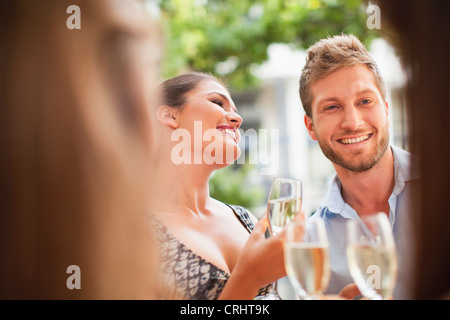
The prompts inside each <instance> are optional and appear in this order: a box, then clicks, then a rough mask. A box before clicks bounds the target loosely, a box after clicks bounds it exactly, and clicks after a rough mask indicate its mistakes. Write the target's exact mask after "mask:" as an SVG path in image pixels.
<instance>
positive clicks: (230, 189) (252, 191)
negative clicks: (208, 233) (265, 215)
mask: <svg viewBox="0 0 450 320" xmlns="http://www.w3.org/2000/svg"><path fill="white" fill-rule="evenodd" d="M256 169H257V168H256V167H255V166H251V165H249V164H246V165H241V166H239V169H237V168H235V167H234V166H233V165H230V166H228V167H225V168H222V169H220V170H217V171H215V172H214V174H213V176H212V177H211V178H210V179H209V191H210V194H211V197H213V198H214V199H217V200H219V201H222V202H225V203H228V204H237V205H241V206H244V207H245V208H247V209H250V210H252V209H254V208H255V207H257V206H259V205H261V204H262V203H264V201H265V200H266V190H265V188H264V186H262V185H258V184H256V185H255V184H249V183H248V181H249V178H250V175H251V174H252V173H255V170H256Z"/></svg>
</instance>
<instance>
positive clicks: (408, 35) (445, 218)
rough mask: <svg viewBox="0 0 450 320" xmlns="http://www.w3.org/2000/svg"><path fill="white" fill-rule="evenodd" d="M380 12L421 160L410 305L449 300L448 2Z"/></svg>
mask: <svg viewBox="0 0 450 320" xmlns="http://www.w3.org/2000/svg"><path fill="white" fill-rule="evenodd" d="M375 3H376V4H378V5H379V6H380V9H381V16H382V24H381V30H380V31H381V34H383V35H384V36H385V37H386V38H387V39H388V40H389V41H390V42H391V44H392V45H394V47H395V48H396V49H397V52H398V54H399V55H400V56H401V58H402V61H403V64H404V66H405V69H406V71H407V75H408V79H407V87H406V94H407V102H408V104H407V105H408V117H409V118H410V125H411V133H412V135H411V140H410V142H411V146H412V149H413V150H412V151H413V152H414V153H416V154H418V155H419V157H420V159H421V164H420V172H421V177H422V182H421V183H422V185H421V190H420V193H418V194H417V195H416V197H414V198H413V199H411V200H412V201H413V203H412V204H413V205H412V206H411V207H412V208H413V209H414V212H413V213H414V218H415V220H414V223H415V227H416V234H417V238H416V243H417V250H416V257H415V259H416V260H415V262H416V263H415V265H416V270H415V276H414V278H413V279H411V280H412V281H413V282H414V283H413V286H414V287H413V290H412V294H413V298H414V299H442V298H447V299H449V298H450V277H449V275H448V272H449V270H450V256H449V254H448V248H449V247H450V232H449V231H448V230H450V214H449V212H450V202H449V199H448V182H449V181H450V170H449V163H450V149H449V148H448V122H449V120H450V108H449V107H448V106H447V105H446V103H445V102H446V99H447V95H448V90H449V83H450V79H449V75H450V70H449V69H450V68H449V65H450V64H449V61H448V52H449V49H450V45H449V42H448V39H449V38H450V28H449V26H448V13H449V12H450V2H448V1H438V0H431V1H406V0H399V1H385V0H378V1H376V2H375Z"/></svg>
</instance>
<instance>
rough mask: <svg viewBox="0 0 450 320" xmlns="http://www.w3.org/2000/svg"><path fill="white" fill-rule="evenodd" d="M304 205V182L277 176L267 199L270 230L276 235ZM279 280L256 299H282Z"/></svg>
mask: <svg viewBox="0 0 450 320" xmlns="http://www.w3.org/2000/svg"><path fill="white" fill-rule="evenodd" d="M301 206H302V182H301V181H300V180H295V179H289V178H275V179H274V180H273V181H272V186H271V188H270V192H269V199H268V201H267V217H268V220H269V232H270V234H271V235H272V236H273V235H276V234H277V233H278V232H280V231H281V229H283V227H284V226H285V225H287V224H288V223H289V222H290V221H291V220H292V219H294V217H295V215H296V214H297V213H298V212H299V211H300V209H301ZM277 286H278V281H274V282H273V284H272V288H271V291H270V292H269V293H267V294H266V295H264V296H259V297H257V298H256V300H281V298H280V296H279V295H278V290H277Z"/></svg>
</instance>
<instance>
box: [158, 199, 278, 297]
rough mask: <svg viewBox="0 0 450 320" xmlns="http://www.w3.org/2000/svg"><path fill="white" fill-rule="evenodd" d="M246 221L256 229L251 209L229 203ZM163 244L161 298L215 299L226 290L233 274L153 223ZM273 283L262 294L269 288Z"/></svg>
mask: <svg viewBox="0 0 450 320" xmlns="http://www.w3.org/2000/svg"><path fill="white" fill-rule="evenodd" d="M228 206H229V207H230V208H231V209H232V210H233V212H234V214H235V215H236V217H237V218H238V219H239V221H240V222H241V223H242V224H243V225H244V227H245V228H246V229H247V230H248V232H249V233H250V232H252V231H253V228H254V225H253V222H252V220H251V218H250V216H249V213H248V211H247V210H246V209H245V208H243V207H241V206H235V205H228ZM153 225H154V227H155V230H156V234H157V238H158V240H159V241H158V242H159V248H160V255H161V256H160V259H161V261H160V278H159V280H160V281H161V286H162V288H163V289H162V290H160V298H161V299H179V300H184V299H186V300H215V299H217V298H218V297H219V295H220V293H221V292H222V290H223V288H224V286H225V284H226V282H227V280H228V278H229V277H230V274H229V273H228V272H226V271H223V270H222V269H220V268H218V267H216V266H215V265H213V264H211V263H209V262H208V261H206V260H205V259H203V258H202V257H200V256H198V255H197V254H196V253H194V252H193V251H192V250H190V249H189V248H188V247H186V246H185V245H184V244H183V243H181V242H180V241H179V240H177V239H176V238H175V237H174V236H173V235H172V234H171V233H170V232H169V231H168V229H167V228H166V227H165V226H164V225H163V224H162V223H161V222H160V221H159V220H156V219H155V220H154V223H153ZM269 288H270V285H269V286H267V287H264V288H262V289H261V290H260V292H259V293H258V295H263V294H266V293H267V292H268V290H269Z"/></svg>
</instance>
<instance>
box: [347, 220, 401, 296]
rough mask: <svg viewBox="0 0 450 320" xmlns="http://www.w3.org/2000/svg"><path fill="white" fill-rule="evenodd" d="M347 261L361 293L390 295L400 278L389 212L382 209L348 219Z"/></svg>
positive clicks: (364, 294) (365, 294)
mask: <svg viewBox="0 0 450 320" xmlns="http://www.w3.org/2000/svg"><path fill="white" fill-rule="evenodd" d="M347 264H348V267H349V270H350V274H351V276H352V278H353V280H354V281H355V283H356V285H357V286H358V288H359V290H360V291H361V294H362V295H363V296H365V297H367V298H369V299H373V300H380V299H390V298H391V297H392V292H393V291H394V287H395V284H396V279H397V268H398V265H397V254H396V249H395V242H394V237H393V234H392V229H391V226H390V224H389V220H388V218H387V215H386V214H385V213H383V212H380V213H376V214H371V215H364V216H361V219H360V220H349V221H348V222H347Z"/></svg>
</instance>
